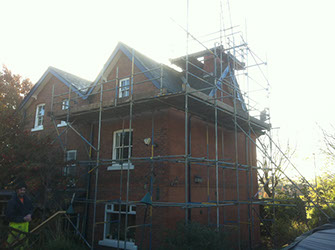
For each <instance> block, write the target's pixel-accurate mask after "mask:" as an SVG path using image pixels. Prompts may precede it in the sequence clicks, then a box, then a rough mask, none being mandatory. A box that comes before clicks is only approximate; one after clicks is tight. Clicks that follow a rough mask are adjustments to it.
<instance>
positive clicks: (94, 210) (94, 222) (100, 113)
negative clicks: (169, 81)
mask: <svg viewBox="0 0 335 250" xmlns="http://www.w3.org/2000/svg"><path fill="white" fill-rule="evenodd" d="M102 94H103V80H102V78H101V83H100V102H99V130H98V146H97V161H96V166H95V167H96V168H95V190H94V207H93V228H92V243H91V249H94V234H95V228H96V213H97V196H98V180H99V165H100V147H101V145H100V144H101V142H100V140H101V118H102Z"/></svg>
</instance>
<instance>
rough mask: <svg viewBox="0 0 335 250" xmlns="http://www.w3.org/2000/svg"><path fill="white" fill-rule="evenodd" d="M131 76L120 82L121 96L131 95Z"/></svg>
mask: <svg viewBox="0 0 335 250" xmlns="http://www.w3.org/2000/svg"><path fill="white" fill-rule="evenodd" d="M129 83H130V82H129V78H125V79H122V80H120V82H119V98H122V97H127V96H129V85H130V84H129Z"/></svg>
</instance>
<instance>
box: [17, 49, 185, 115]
mask: <svg viewBox="0 0 335 250" xmlns="http://www.w3.org/2000/svg"><path fill="white" fill-rule="evenodd" d="M119 51H122V52H123V53H124V54H125V55H126V56H127V57H128V58H129V59H130V60H132V56H133V54H134V63H135V65H136V67H138V68H139V69H140V70H141V71H142V72H144V75H145V76H146V77H147V78H148V79H151V81H152V83H153V84H154V86H156V87H157V88H158V89H159V88H160V87H161V86H160V85H161V81H160V79H162V87H163V88H165V89H166V90H167V91H168V92H170V93H175V92H179V91H181V90H182V77H181V73H180V72H178V71H176V70H174V69H172V68H170V67H168V66H166V65H164V64H160V63H158V62H156V61H154V60H152V59H150V58H149V57H147V56H145V55H143V54H141V53H140V52H138V51H136V50H134V49H133V48H131V47H129V46H127V45H126V44H124V43H122V42H119V43H118V44H117V46H116V48H115V49H114V51H113V53H112V55H111V56H110V57H109V59H108V60H107V62H106V63H105V65H104V67H103V68H102V70H101V71H100V73H99V74H98V76H97V77H96V79H95V81H93V82H91V81H88V80H85V79H83V78H81V77H78V76H76V75H73V74H70V73H68V72H65V71H63V70H60V69H57V68H55V67H49V68H48V69H47V70H46V72H45V73H44V74H43V76H42V77H41V78H40V80H39V81H38V82H37V83H36V84H35V85H34V87H33V88H32V89H31V91H30V92H29V93H28V95H27V96H26V97H25V98H24V99H23V101H22V103H21V104H20V107H19V109H21V108H22V107H23V106H24V105H25V104H26V103H27V102H28V100H29V99H30V97H32V96H33V94H34V93H35V92H36V90H37V89H38V87H39V86H40V85H41V84H42V83H43V82H44V80H45V79H46V77H47V76H48V75H49V74H52V75H53V76H55V77H57V78H58V79H59V80H60V81H61V82H63V83H64V84H65V85H67V86H68V87H70V86H71V88H72V90H73V91H75V92H76V93H77V94H78V95H79V96H80V97H82V98H83V99H86V98H87V97H88V96H89V94H90V93H91V92H92V91H93V89H94V88H95V86H96V85H97V84H98V82H99V81H100V80H101V78H102V76H103V74H104V73H105V71H106V69H107V68H108V67H109V66H110V64H111V62H112V61H113V59H114V58H115V56H116V55H117V53H118V52H119ZM161 67H162V69H163V74H162V78H161ZM153 69H154V70H153Z"/></svg>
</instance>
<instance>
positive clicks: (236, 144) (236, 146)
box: [231, 42, 241, 249]
mask: <svg viewBox="0 0 335 250" xmlns="http://www.w3.org/2000/svg"><path fill="white" fill-rule="evenodd" d="M233 46H235V42H234V43H233ZM234 58H235V48H234ZM234 69H235V65H234V63H233V68H232V69H231V77H232V82H233V74H234ZM233 93H234V96H233V104H234V134H235V168H236V196H237V197H236V198H237V223H238V249H241V218H240V213H241V211H240V209H241V208H240V206H241V205H240V180H239V171H240V168H239V161H238V157H239V154H238V133H237V103H236V97H237V89H236V86H235V83H234V82H233Z"/></svg>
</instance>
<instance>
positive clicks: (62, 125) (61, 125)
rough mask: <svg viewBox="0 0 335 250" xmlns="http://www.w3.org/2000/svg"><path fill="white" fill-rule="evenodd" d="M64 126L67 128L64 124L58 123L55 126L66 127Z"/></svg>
mask: <svg viewBox="0 0 335 250" xmlns="http://www.w3.org/2000/svg"><path fill="white" fill-rule="evenodd" d="M66 126H67V124H66V123H59V124H57V128H61V127H66Z"/></svg>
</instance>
